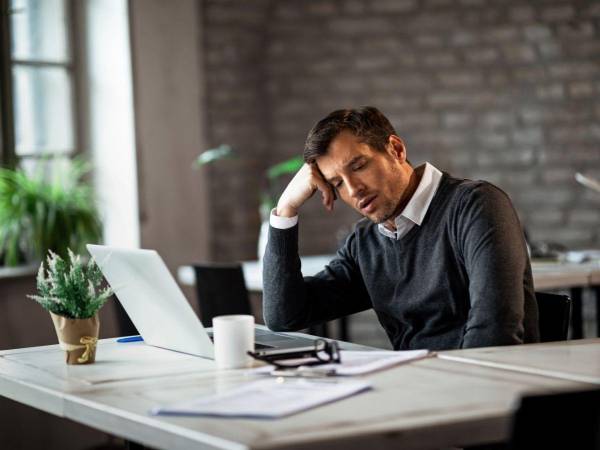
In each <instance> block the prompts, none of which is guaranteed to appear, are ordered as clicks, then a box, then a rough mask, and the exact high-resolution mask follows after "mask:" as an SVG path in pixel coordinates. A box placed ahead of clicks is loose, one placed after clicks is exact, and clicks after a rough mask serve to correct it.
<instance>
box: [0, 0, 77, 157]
mask: <svg viewBox="0 0 600 450" xmlns="http://www.w3.org/2000/svg"><path fill="white" fill-rule="evenodd" d="M0 5H1V6H2V29H3V32H2V35H3V36H2V39H1V41H0V42H1V45H2V48H1V50H0V51H1V57H2V73H1V75H0V76H1V81H2V86H1V88H2V163H3V165H5V166H15V165H17V164H21V165H22V166H23V167H24V168H26V169H27V168H28V167H31V166H33V165H35V162H36V161H37V160H39V158H40V157H42V156H43V157H47V156H54V157H58V159H57V160H56V161H57V163H58V164H62V163H61V157H63V158H62V160H63V162H64V161H68V158H69V156H71V155H73V154H74V153H76V152H77V149H78V136H77V132H76V126H75V117H76V111H75V106H76V104H77V103H76V101H75V96H76V89H75V57H74V55H75V51H74V46H73V26H72V23H73V20H72V16H73V14H72V5H73V3H72V2H71V1H69V0H0Z"/></svg>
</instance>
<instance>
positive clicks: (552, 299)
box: [535, 292, 571, 342]
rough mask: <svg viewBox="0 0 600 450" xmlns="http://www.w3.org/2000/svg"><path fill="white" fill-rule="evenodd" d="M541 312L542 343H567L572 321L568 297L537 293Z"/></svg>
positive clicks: (536, 296)
mask: <svg viewBox="0 0 600 450" xmlns="http://www.w3.org/2000/svg"><path fill="white" fill-rule="evenodd" d="M535 298H536V300H537V305H538V311H539V326H540V341H541V342H552V341H565V340H567V336H568V333H569V322H570V319H571V299H570V298H569V296H568V295H558V294H549V293H546V292H536V293H535Z"/></svg>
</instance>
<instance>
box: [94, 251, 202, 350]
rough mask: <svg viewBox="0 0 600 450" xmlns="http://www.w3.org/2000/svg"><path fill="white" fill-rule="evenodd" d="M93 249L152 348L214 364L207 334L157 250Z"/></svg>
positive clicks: (108, 279) (99, 263)
mask: <svg viewBox="0 0 600 450" xmlns="http://www.w3.org/2000/svg"><path fill="white" fill-rule="evenodd" d="M87 249H88V251H89V252H90V254H91V255H92V257H93V258H94V260H95V261H96V263H97V264H98V266H99V267H100V270H101V271H102V273H103V274H104V277H105V278H106V280H107V281H108V284H109V285H110V286H111V288H112V289H113V290H114V292H115V295H116V296H117V297H118V299H119V301H120V302H121V304H122V305H123V308H125V311H127V314H128V315H129V318H130V319H131V321H132V322H133V324H134V325H135V327H136V328H137V329H138V331H139V332H140V334H141V336H142V337H143V338H144V341H145V342H146V343H147V344H149V345H153V346H155V347H162V348H166V349H169V350H175V351H178V352H184V353H190V354H192V355H197V356H203V357H206V358H214V351H213V344H212V342H211V340H210V338H209V337H208V334H207V332H206V330H205V329H204V327H203V326H202V323H201V322H200V320H199V319H198V316H196V313H195V312H194V310H193V309H192V307H191V306H190V304H189V302H188V301H187V299H186V298H185V296H184V295H183V292H181V289H180V288H179V286H178V285H177V283H176V282H175V279H174V278H173V276H172V275H171V273H170V272H169V269H168V268H167V266H166V265H165V263H164V261H163V260H162V258H161V257H160V255H159V254H158V253H157V252H156V251H155V250H142V249H123V248H115V247H108V246H103V245H92V244H88V245H87Z"/></svg>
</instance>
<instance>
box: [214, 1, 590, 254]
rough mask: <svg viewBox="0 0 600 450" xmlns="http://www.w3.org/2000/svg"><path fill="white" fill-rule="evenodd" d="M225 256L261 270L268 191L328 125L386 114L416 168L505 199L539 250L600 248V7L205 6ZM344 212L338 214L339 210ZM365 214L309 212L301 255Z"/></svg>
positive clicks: (218, 215)
mask: <svg viewBox="0 0 600 450" xmlns="http://www.w3.org/2000/svg"><path fill="white" fill-rule="evenodd" d="M203 14H204V23H205V27H204V30H205V36H203V39H204V42H205V48H206V57H205V61H206V62H205V64H206V67H205V73H206V75H207V87H208V89H207V92H208V97H207V105H206V107H207V112H208V117H209V119H208V120H209V123H208V127H207V128H208V130H209V136H208V138H209V141H210V142H211V143H213V144H215V145H216V144H219V143H221V142H228V143H230V144H232V145H233V146H234V147H235V148H236V150H238V152H239V154H240V158H239V159H238V160H237V161H234V162H224V163H223V164H219V165H215V166H214V167H212V168H211V169H210V171H211V173H210V175H211V186H212V187H211V196H212V199H213V224H214V232H213V234H214V236H216V239H215V240H214V242H213V254H214V256H215V258H216V259H221V260H230V259H244V258H252V257H253V256H254V255H255V242H256V236H257V234H258V226H259V216H258V213H257V208H258V195H257V191H258V190H259V188H260V185H261V179H262V173H263V170H264V168H265V167H267V166H268V165H269V164H270V163H274V162H277V161H280V160H282V159H284V158H287V157H289V156H292V155H294V154H297V153H299V152H301V150H302V146H303V142H304V139H305V136H306V132H307V131H308V129H309V128H310V127H311V126H312V125H313V123H314V122H315V121H316V120H318V119H319V118H320V117H322V116H323V115H324V114H326V113H327V112H329V111H330V110H333V109H337V108H340V107H348V106H359V105H366V104H369V105H375V106H377V107H379V108H380V109H381V110H382V111H384V112H385V113H386V114H387V115H388V117H390V119H391V120H392V122H393V124H394V125H395V126H396V128H397V130H398V133H399V134H400V136H402V137H403V138H404V139H405V141H406V143H407V145H408V149H409V157H410V159H411V161H412V162H413V163H420V162H422V161H430V162H432V163H433V164H435V165H437V166H438V167H439V168H441V169H443V170H447V171H449V172H451V173H453V174H455V175H458V176H464V177H469V178H481V179H487V180H489V181H491V182H494V183H496V184H498V185H499V186H500V187H502V188H503V189H504V190H506V191H507V192H508V193H509V194H510V196H511V197H512V198H513V201H514V203H515V205H516V207H517V209H518V211H519V214H520V215H521V218H522V220H523V222H524V223H525V225H526V226H527V228H528V229H529V231H530V234H531V235H532V237H533V238H534V239H536V240H552V241H556V242H560V243H562V244H565V245H568V246H574V247H583V246H594V245H595V246H598V245H600V194H595V193H593V192H591V191H588V190H586V189H584V188H583V187H581V186H579V185H578V184H576V182H575V181H574V178H573V174H574V172H575V171H583V172H585V173H588V174H589V175H591V176H594V177H597V178H600V2H599V1H591V0H588V1H584V0H579V1H560V0H556V1H555V0H547V1H517V0H503V1H498V0H420V1H419V0H319V1H314V0H313V1H299V0H247V1H244V2H234V1H225V0H210V1H206V2H204V11H203ZM340 206H341V205H340ZM355 218H356V215H355V214H354V213H353V212H351V211H349V210H348V209H347V208H344V207H337V208H336V211H335V212H334V213H333V214H331V215H328V214H324V213H322V212H321V210H320V205H319V202H318V200H315V201H311V202H310V204H309V205H307V207H306V210H305V211H303V213H302V225H301V233H302V234H301V248H302V251H303V252H304V253H306V254H308V253H322V252H328V251H332V250H333V249H334V248H335V246H336V241H337V240H338V239H339V235H340V234H341V233H343V232H344V230H346V231H347V230H348V229H349V228H348V226H349V224H350V223H351V222H352V221H353V220H354V219H355Z"/></svg>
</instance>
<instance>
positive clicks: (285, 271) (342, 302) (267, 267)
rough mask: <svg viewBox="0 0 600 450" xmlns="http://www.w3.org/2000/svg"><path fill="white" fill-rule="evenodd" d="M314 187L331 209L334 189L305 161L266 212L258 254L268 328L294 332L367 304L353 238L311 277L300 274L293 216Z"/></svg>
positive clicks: (359, 308)
mask: <svg viewBox="0 0 600 450" xmlns="http://www.w3.org/2000/svg"><path fill="white" fill-rule="evenodd" d="M317 190H319V191H320V192H321V195H322V199H323V206H324V207H325V208H326V209H327V210H329V211H331V210H332V209H333V203H334V201H335V199H336V196H335V192H334V190H333V188H332V187H331V185H329V183H327V182H326V181H325V180H324V179H323V177H322V175H321V173H320V172H319V169H318V168H317V167H316V165H308V164H305V165H304V166H303V167H302V168H301V169H300V170H299V171H298V173H297V174H296V175H295V176H294V178H293V179H292V181H291V182H290V184H289V185H288V186H287V187H286V189H285V191H284V192H283V194H282V195H281V198H280V199H279V202H278V204H277V208H276V211H275V212H274V214H273V215H272V216H271V227H270V230H269V240H268V244H267V249H266V252H265V255H264V258H263V312H264V317H265V323H266V324H267V326H268V327H269V328H271V329H273V330H279V331H287V330H298V329H302V328H305V327H307V326H310V325H313V324H316V323H321V322H325V321H328V320H331V319H335V318H337V317H341V316H344V315H348V314H353V313H355V312H359V311H363V310H365V309H368V308H369V307H370V306H371V304H370V301H369V297H368V294H367V293H366V289H365V287H364V284H363V283H362V277H361V275H360V271H359V270H358V267H357V266H356V263H355V260H354V258H353V255H352V252H353V250H352V247H353V245H354V237H353V236H351V237H350V238H349V239H348V241H347V242H346V245H345V246H344V247H343V248H342V249H340V251H338V254H337V256H336V258H334V260H333V261H331V263H330V264H329V265H328V266H327V267H326V268H325V269H324V270H323V271H322V272H320V273H318V274H317V275H316V276H314V277H306V278H304V277H303V276H302V272H301V270H300V257H299V256H298V225H297V214H298V210H299V209H300V207H301V206H302V205H303V204H304V203H305V202H306V201H307V200H308V199H309V198H310V197H312V196H313V195H314V194H315V192H316V191H317Z"/></svg>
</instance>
